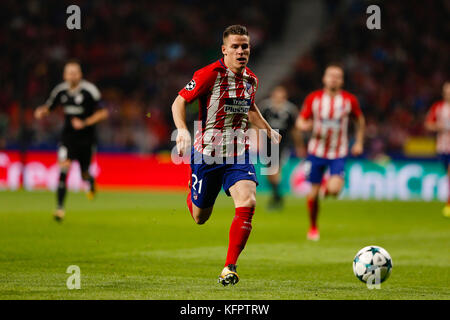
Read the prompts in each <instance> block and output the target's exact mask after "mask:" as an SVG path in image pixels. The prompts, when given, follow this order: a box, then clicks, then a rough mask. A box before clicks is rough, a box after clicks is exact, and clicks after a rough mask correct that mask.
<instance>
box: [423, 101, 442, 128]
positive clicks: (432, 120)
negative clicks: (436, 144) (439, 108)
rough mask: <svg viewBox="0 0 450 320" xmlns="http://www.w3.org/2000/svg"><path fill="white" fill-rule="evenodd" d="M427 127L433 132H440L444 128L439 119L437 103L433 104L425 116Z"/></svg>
mask: <svg viewBox="0 0 450 320" xmlns="http://www.w3.org/2000/svg"><path fill="white" fill-rule="evenodd" d="M425 129H427V130H428V131H431V132H439V131H441V130H442V129H443V128H442V127H441V125H440V124H439V122H438V121H437V117H436V105H433V106H432V107H431V109H430V111H429V112H428V114H427V116H426V118H425Z"/></svg>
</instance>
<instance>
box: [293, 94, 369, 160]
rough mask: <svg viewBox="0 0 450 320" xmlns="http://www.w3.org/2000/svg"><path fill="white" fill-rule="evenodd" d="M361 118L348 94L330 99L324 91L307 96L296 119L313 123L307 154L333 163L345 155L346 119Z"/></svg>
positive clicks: (354, 102)
mask: <svg viewBox="0 0 450 320" xmlns="http://www.w3.org/2000/svg"><path fill="white" fill-rule="evenodd" d="M351 114H353V115H354V116H356V117H359V116H360V115H361V109H360V107H359V103H358V100H357V99H356V97H355V96H354V95H352V94H351V93H349V92H347V91H344V90H341V91H340V93H339V94H337V95H335V96H334V97H333V96H330V95H329V94H327V93H326V92H325V91H324V90H317V91H314V92H312V93H310V94H309V95H308V96H307V97H306V99H305V102H304V103H303V107H302V110H301V111H300V117H302V118H304V119H310V118H312V119H313V129H312V135H311V138H310V140H309V143H308V153H309V154H311V155H313V156H316V157H319V158H326V159H337V158H343V157H345V156H347V153H348V138H347V131H348V121H349V116H350V115H351Z"/></svg>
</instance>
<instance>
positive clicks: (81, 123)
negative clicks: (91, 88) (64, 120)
mask: <svg viewBox="0 0 450 320" xmlns="http://www.w3.org/2000/svg"><path fill="white" fill-rule="evenodd" d="M108 117H109V112H108V110H106V109H104V108H102V109H99V110H97V111H95V112H94V113H93V114H92V115H91V116H90V117H87V118H86V119H84V120H81V119H80V118H72V126H73V127H74V129H75V130H80V129H83V128H86V127H89V126H93V125H94V124H96V123H99V122H100V121H103V120H105V119H107V118H108Z"/></svg>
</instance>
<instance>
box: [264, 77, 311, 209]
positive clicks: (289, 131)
mask: <svg viewBox="0 0 450 320" xmlns="http://www.w3.org/2000/svg"><path fill="white" fill-rule="evenodd" d="M259 108H260V110H261V114H262V116H263V117H264V119H266V120H267V122H268V123H269V125H270V126H271V127H272V128H276V129H278V130H279V133H280V134H281V136H282V137H284V138H283V140H282V141H281V143H280V145H279V154H280V157H281V158H282V159H280V160H285V159H286V158H287V156H288V153H289V147H290V145H291V142H293V143H294V147H295V150H296V154H297V156H300V155H301V153H302V151H303V141H302V139H301V135H300V134H299V131H298V130H297V129H296V127H295V121H296V119H297V115H298V109H297V107H296V106H295V104H293V103H292V102H290V101H289V100H288V93H287V90H286V88H285V87H283V86H281V85H280V86H276V87H275V88H274V89H273V90H272V92H271V95H270V98H268V99H265V100H263V101H261V103H259ZM290 137H291V139H289V138H290ZM271 146H272V144H270V143H267V147H268V156H269V157H270V155H271ZM281 162H283V161H281ZM278 169H279V170H277V171H276V172H275V173H274V174H270V175H268V176H267V179H268V180H269V183H270V186H271V188H272V199H271V200H270V202H269V206H268V208H269V209H270V210H271V209H281V208H282V207H283V196H282V193H281V191H280V182H281V173H280V167H278Z"/></svg>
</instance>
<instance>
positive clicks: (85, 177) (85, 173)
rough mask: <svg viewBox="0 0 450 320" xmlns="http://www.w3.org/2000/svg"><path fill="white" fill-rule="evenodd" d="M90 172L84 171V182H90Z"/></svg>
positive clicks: (82, 173) (82, 174) (82, 175)
mask: <svg viewBox="0 0 450 320" xmlns="http://www.w3.org/2000/svg"><path fill="white" fill-rule="evenodd" d="M89 176H90V175H89V171H83V172H81V177H82V178H83V180H88V179H89Z"/></svg>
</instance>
